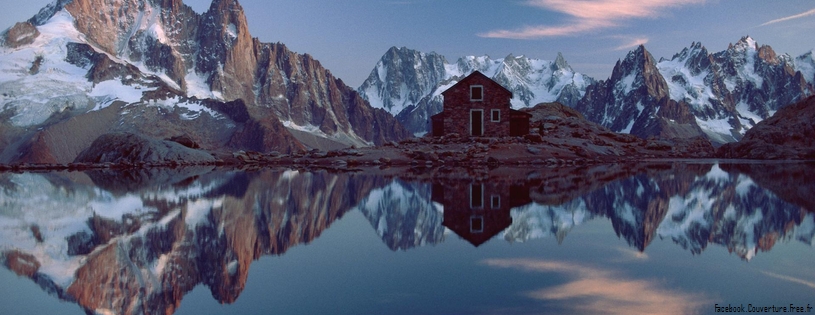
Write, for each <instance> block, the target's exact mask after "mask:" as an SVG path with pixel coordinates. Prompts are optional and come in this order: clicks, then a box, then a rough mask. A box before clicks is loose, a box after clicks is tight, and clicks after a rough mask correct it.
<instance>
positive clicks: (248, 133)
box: [0, 0, 408, 162]
mask: <svg viewBox="0 0 815 315" xmlns="http://www.w3.org/2000/svg"><path fill="white" fill-rule="evenodd" d="M100 11H102V12H106V14H104V16H105V18H103V19H100V18H98V16H99V12H100ZM0 37H2V40H0V41H2V42H3V45H2V46H3V47H2V48H0V50H2V51H0V64H1V65H2V66H0V67H2V69H0V70H2V73H3V75H2V76H0V91H2V95H3V96H2V99H1V100H0V104H1V105H0V128H2V129H3V130H4V131H8V132H4V133H3V135H4V137H3V138H4V139H0V141H2V142H3V144H6V145H4V146H3V147H4V148H11V150H4V151H5V152H2V153H0V155H2V156H3V157H4V158H3V160H5V161H21V159H22V161H29V160H25V159H24V158H23V157H24V156H31V155H39V154H40V153H43V154H45V155H49V154H50V152H40V153H37V154H27V153H26V152H18V150H19V149H25V148H27V147H37V146H39V147H48V148H49V149H51V150H53V149H54V148H53V147H54V145H52V143H54V142H59V143H64V144H65V146H69V147H76V148H72V149H71V150H70V151H81V150H82V149H84V147H86V146H87V145H89V144H90V141H92V140H93V138H94V137H91V139H89V140H90V141H85V140H83V141H82V143H71V142H72V141H70V140H69V139H64V138H61V139H58V140H55V141H51V142H48V141H45V143H43V141H44V140H38V139H41V138H43V137H53V135H54V134H55V133H54V132H50V133H47V132H42V131H43V129H47V128H54V126H56V125H61V126H62V128H63V129H65V130H64V131H67V132H69V133H70V132H73V131H74V129H76V128H78V127H76V126H68V125H71V123H70V120H71V119H79V120H92V121H99V120H101V121H113V122H112V123H110V124H106V125H104V126H102V125H97V126H95V128H93V129H98V130H101V132H102V133H105V132H109V131H119V132H136V133H141V132H144V130H145V129H149V131H148V132H147V134H146V135H147V136H150V137H155V138H159V139H161V138H165V137H171V136H176V135H178V134H182V135H188V136H192V137H197V139H195V140H196V142H199V143H202V144H205V146H204V148H205V149H207V150H217V149H224V150H233V149H249V150H258V151H266V152H268V151H280V152H292V151H296V150H302V149H303V148H304V147H305V146H313V145H314V141H310V139H311V138H308V137H306V138H305V139H300V140H302V141H300V140H298V139H295V136H298V137H297V138H302V137H299V135H301V134H303V133H305V134H308V135H313V136H314V137H317V138H320V139H325V140H326V141H329V142H335V143H337V144H339V145H344V146H350V145H356V146H367V145H374V144H381V143H384V142H387V141H394V140H396V141H398V140H400V139H402V138H404V137H406V136H408V134H407V132H406V131H405V130H404V129H402V128H401V126H400V125H399V124H398V123H397V122H396V121H395V119H393V118H392V117H390V116H389V115H388V114H387V113H386V112H384V111H381V110H376V109H373V108H371V107H370V106H369V105H368V104H367V103H366V102H365V101H364V100H363V99H362V98H361V97H360V96H359V95H358V94H357V93H356V92H355V91H354V90H353V89H351V88H349V87H348V86H346V85H345V84H344V83H343V82H342V80H340V79H338V78H336V77H334V76H333V75H332V74H331V72H330V71H328V70H326V69H325V68H323V67H322V65H321V64H320V63H319V62H318V61H316V60H314V59H313V58H312V57H311V56H309V55H301V54H297V53H294V52H292V51H290V50H288V48H286V46H285V45H283V44H280V43H276V44H268V43H262V42H260V41H259V40H257V39H256V38H252V37H251V35H250V33H249V30H248V27H247V21H246V17H245V15H244V14H243V8H242V7H241V6H240V4H239V3H238V2H237V1H234V0H215V1H213V2H212V5H211V6H210V8H209V9H208V10H207V11H206V12H204V13H203V14H198V13H196V12H194V11H193V10H192V9H191V8H189V7H188V6H186V5H185V4H183V2H182V1H181V0H168V1H158V0H127V1H113V0H59V1H55V2H53V3H51V4H49V5H48V6H46V7H45V8H43V9H42V10H41V11H40V12H39V13H38V14H37V15H35V16H34V17H32V18H31V19H30V20H29V21H27V22H22V23H18V24H17V25H15V26H13V27H11V28H9V29H8V30H6V31H5V32H3V34H2V36H0ZM32 91H33V93H32ZM114 102H121V104H119V103H117V104H118V105H121V106H120V107H119V112H118V113H114V114H110V115H108V116H110V117H105V119H99V118H98V117H95V118H93V119H84V118H82V117H83V116H85V115H96V114H95V112H96V111H98V110H101V109H105V108H107V107H109V106H110V105H111V104H113V103H114ZM235 102H241V103H243V105H241V106H238V107H239V108H236V109H235V110H237V111H239V112H244V113H246V115H244V116H241V117H235V115H233V114H234V113H233V112H231V110H232V107H234V106H231V105H230V104H235ZM155 104H159V105H160V106H159V107H162V108H164V109H165V110H166V112H165V113H162V114H161V115H166V114H168V112H169V113H176V112H179V113H180V114H182V115H184V116H183V117H182V119H179V120H187V122H181V123H178V124H175V125H178V126H179V127H173V126H163V127H160V129H156V128H155V127H154V126H149V125H150V124H159V125H160V124H162V122H161V121H159V120H153V121H148V120H146V119H147V117H144V116H142V117H136V116H137V113H138V112H141V111H142V110H148V111H149V110H150V108H151V107H152V105H155ZM216 104H220V105H217V106H215V105H216ZM223 109H225V111H222V110H223ZM185 113H186V114H185ZM118 116H121V117H118ZM238 116H240V115H238ZM202 117H203V119H205V120H206V122H204V121H200V122H199V119H201V118H202ZM170 125H173V124H170ZM193 125H195V126H193ZM204 126H209V127H212V128H213V129H216V130H218V132H212V131H210V130H203V129H202V128H203V127H204ZM287 130H293V131H297V132H296V133H295V134H292V133H290V132H289V131H287ZM171 133H172V134H171ZM199 134H204V135H203V136H199ZM96 136H98V135H96ZM303 142H306V143H305V146H304V144H303ZM66 159H70V157H67V156H66V157H62V158H60V159H58V160H60V161H61V162H64V161H65V160H66Z"/></svg>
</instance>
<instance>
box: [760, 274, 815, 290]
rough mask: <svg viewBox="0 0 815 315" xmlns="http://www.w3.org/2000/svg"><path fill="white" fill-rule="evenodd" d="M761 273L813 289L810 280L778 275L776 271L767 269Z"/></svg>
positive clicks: (814, 284) (812, 283)
mask: <svg viewBox="0 0 815 315" xmlns="http://www.w3.org/2000/svg"><path fill="white" fill-rule="evenodd" d="M761 273H763V274H765V275H768V276H770V277H773V278H778V279H781V280H786V281H789V282H793V283H798V284H802V285H805V286H808V287H810V288H812V289H815V282H812V281H806V280H802V279H798V278H794V277H790V276H785V275H780V274H777V273H774V272H769V271H762V272H761Z"/></svg>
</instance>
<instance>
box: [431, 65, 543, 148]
mask: <svg viewBox="0 0 815 315" xmlns="http://www.w3.org/2000/svg"><path fill="white" fill-rule="evenodd" d="M442 95H443V96H444V108H443V109H442V112H441V113H438V114H436V115H433V116H432V117H430V121H431V129H430V131H431V135H432V136H434V137H440V136H443V135H446V134H451V133H457V134H459V135H461V136H473V137H481V136H484V137H506V136H524V135H526V134H529V119H530V117H532V115H530V114H528V113H524V112H521V111H517V110H514V109H512V108H511V104H510V100H511V99H512V92H510V91H509V90H507V89H506V88H505V87H503V86H501V85H500V84H498V83H497V82H495V81H493V80H492V79H490V78H488V77H487V76H485V75H484V74H483V73H481V72H478V71H475V72H473V73H471V74H470V75H468V76H467V77H466V78H464V79H462V80H461V81H459V82H458V83H456V84H455V85H453V86H452V87H450V88H449V89H447V90H446V91H444V92H442Z"/></svg>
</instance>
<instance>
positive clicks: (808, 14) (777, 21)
mask: <svg viewBox="0 0 815 315" xmlns="http://www.w3.org/2000/svg"><path fill="white" fill-rule="evenodd" d="M810 15H815V9H812V10H809V11H806V12H804V13H799V14H795V15H790V16H787V17H782V18H780V19H775V20H772V21H767V22H765V23H764V24H761V25H759V26H767V25H770V24H775V23H781V22H786V21H789V20H794V19H800V18H802V17H807V16H810Z"/></svg>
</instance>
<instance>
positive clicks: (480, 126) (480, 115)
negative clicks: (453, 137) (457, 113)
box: [470, 109, 484, 136]
mask: <svg viewBox="0 0 815 315" xmlns="http://www.w3.org/2000/svg"><path fill="white" fill-rule="evenodd" d="M470 135H472V136H483V135H484V111H483V110H480V109H473V110H471V111H470Z"/></svg>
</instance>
